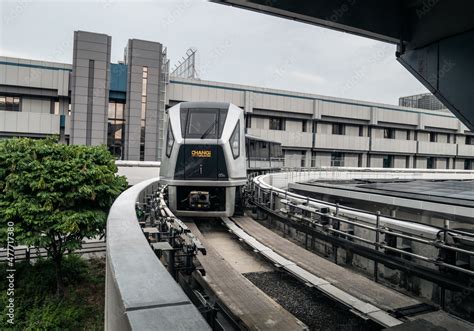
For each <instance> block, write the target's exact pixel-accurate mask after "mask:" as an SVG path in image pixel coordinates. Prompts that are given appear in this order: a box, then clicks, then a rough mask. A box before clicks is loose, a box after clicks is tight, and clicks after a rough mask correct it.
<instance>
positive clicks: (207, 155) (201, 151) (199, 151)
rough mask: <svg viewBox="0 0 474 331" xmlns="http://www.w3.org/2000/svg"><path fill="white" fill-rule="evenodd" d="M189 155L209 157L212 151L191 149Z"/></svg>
mask: <svg viewBox="0 0 474 331" xmlns="http://www.w3.org/2000/svg"><path fill="white" fill-rule="evenodd" d="M191 156H192V157H211V156H212V153H211V151H203V150H197V151H191Z"/></svg>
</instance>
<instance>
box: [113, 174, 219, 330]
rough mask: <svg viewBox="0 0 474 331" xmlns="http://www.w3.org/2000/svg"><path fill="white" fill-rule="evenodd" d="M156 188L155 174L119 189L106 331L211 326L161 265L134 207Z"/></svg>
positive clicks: (206, 327)
mask: <svg viewBox="0 0 474 331" xmlns="http://www.w3.org/2000/svg"><path fill="white" fill-rule="evenodd" d="M157 189H158V178H153V179H149V180H146V181H143V182H140V183H139V184H137V185H134V186H132V187H131V188H129V189H127V190H126V191H124V192H122V194H120V196H119V197H118V198H117V199H116V200H115V202H114V204H113V205H112V207H111V208H110V212H109V215H108V218H107V243H106V244H107V261H106V282H105V291H106V292H105V296H106V299H105V301H106V303H105V330H113V331H121V330H124V331H128V330H163V331H165V330H166V331H167V330H199V331H201V330H202V331H207V330H210V327H209V325H208V324H207V323H206V321H205V319H204V318H203V316H202V315H201V314H200V313H199V311H198V309H197V308H196V307H195V306H194V305H193V303H192V302H191V300H190V299H189V298H188V297H187V296H186V294H185V292H184V291H183V289H182V288H181V287H180V286H179V285H178V284H177V283H176V281H175V280H174V279H173V277H172V276H171V275H170V274H169V273H168V270H166V268H165V267H164V266H163V264H161V262H160V261H159V260H158V258H157V257H156V255H155V253H154V252H153V250H152V249H151V247H150V244H149V243H148V241H147V240H146V238H145V236H144V235H143V231H142V228H141V227H140V224H139V223H138V219H137V213H136V210H135V207H136V203H137V202H144V201H145V199H146V196H147V194H151V193H152V192H154V191H156V190H157Z"/></svg>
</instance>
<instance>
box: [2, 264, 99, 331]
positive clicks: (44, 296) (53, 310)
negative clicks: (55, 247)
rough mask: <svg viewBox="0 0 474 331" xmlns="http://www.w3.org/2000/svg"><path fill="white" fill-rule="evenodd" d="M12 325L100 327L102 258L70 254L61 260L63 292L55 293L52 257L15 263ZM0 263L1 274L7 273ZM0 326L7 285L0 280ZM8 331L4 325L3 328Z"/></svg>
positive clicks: (20, 327) (31, 327)
mask: <svg viewBox="0 0 474 331" xmlns="http://www.w3.org/2000/svg"><path fill="white" fill-rule="evenodd" d="M15 268H16V279H15V285H16V288H15V325H14V327H13V328H11V330H102V329H103V319H104V312H103V310H104V291H105V288H104V287H105V265H104V260H103V259H102V260H100V259H93V260H89V261H85V260H83V259H81V258H80V257H78V256H75V255H70V256H67V257H65V258H64V260H63V275H64V279H65V284H66V287H65V289H66V291H65V295H64V297H63V298H58V297H57V296H56V295H54V290H55V287H56V275H55V266H54V263H53V262H52V261H51V260H49V259H48V260H38V261H36V263H35V264H33V265H31V264H28V263H27V262H18V263H16V265H15ZM6 269H7V266H6V264H0V276H1V277H4V276H6ZM0 284H1V285H0V307H4V308H2V309H0V311H1V313H2V315H1V317H0V325H2V326H7V325H8V324H7V323H6V303H7V300H8V298H7V296H6V284H5V282H1V283H0ZM2 330H7V328H2Z"/></svg>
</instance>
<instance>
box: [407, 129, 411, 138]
mask: <svg viewBox="0 0 474 331" xmlns="http://www.w3.org/2000/svg"><path fill="white" fill-rule="evenodd" d="M407 140H411V131H410V130H407Z"/></svg>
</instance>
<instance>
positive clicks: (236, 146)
mask: <svg viewBox="0 0 474 331" xmlns="http://www.w3.org/2000/svg"><path fill="white" fill-rule="evenodd" d="M230 148H231V149H232V155H233V156H234V159H236V158H238V157H239V156H240V120H239V121H238V122H237V125H236V126H235V129H234V132H232V135H231V136H230Z"/></svg>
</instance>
